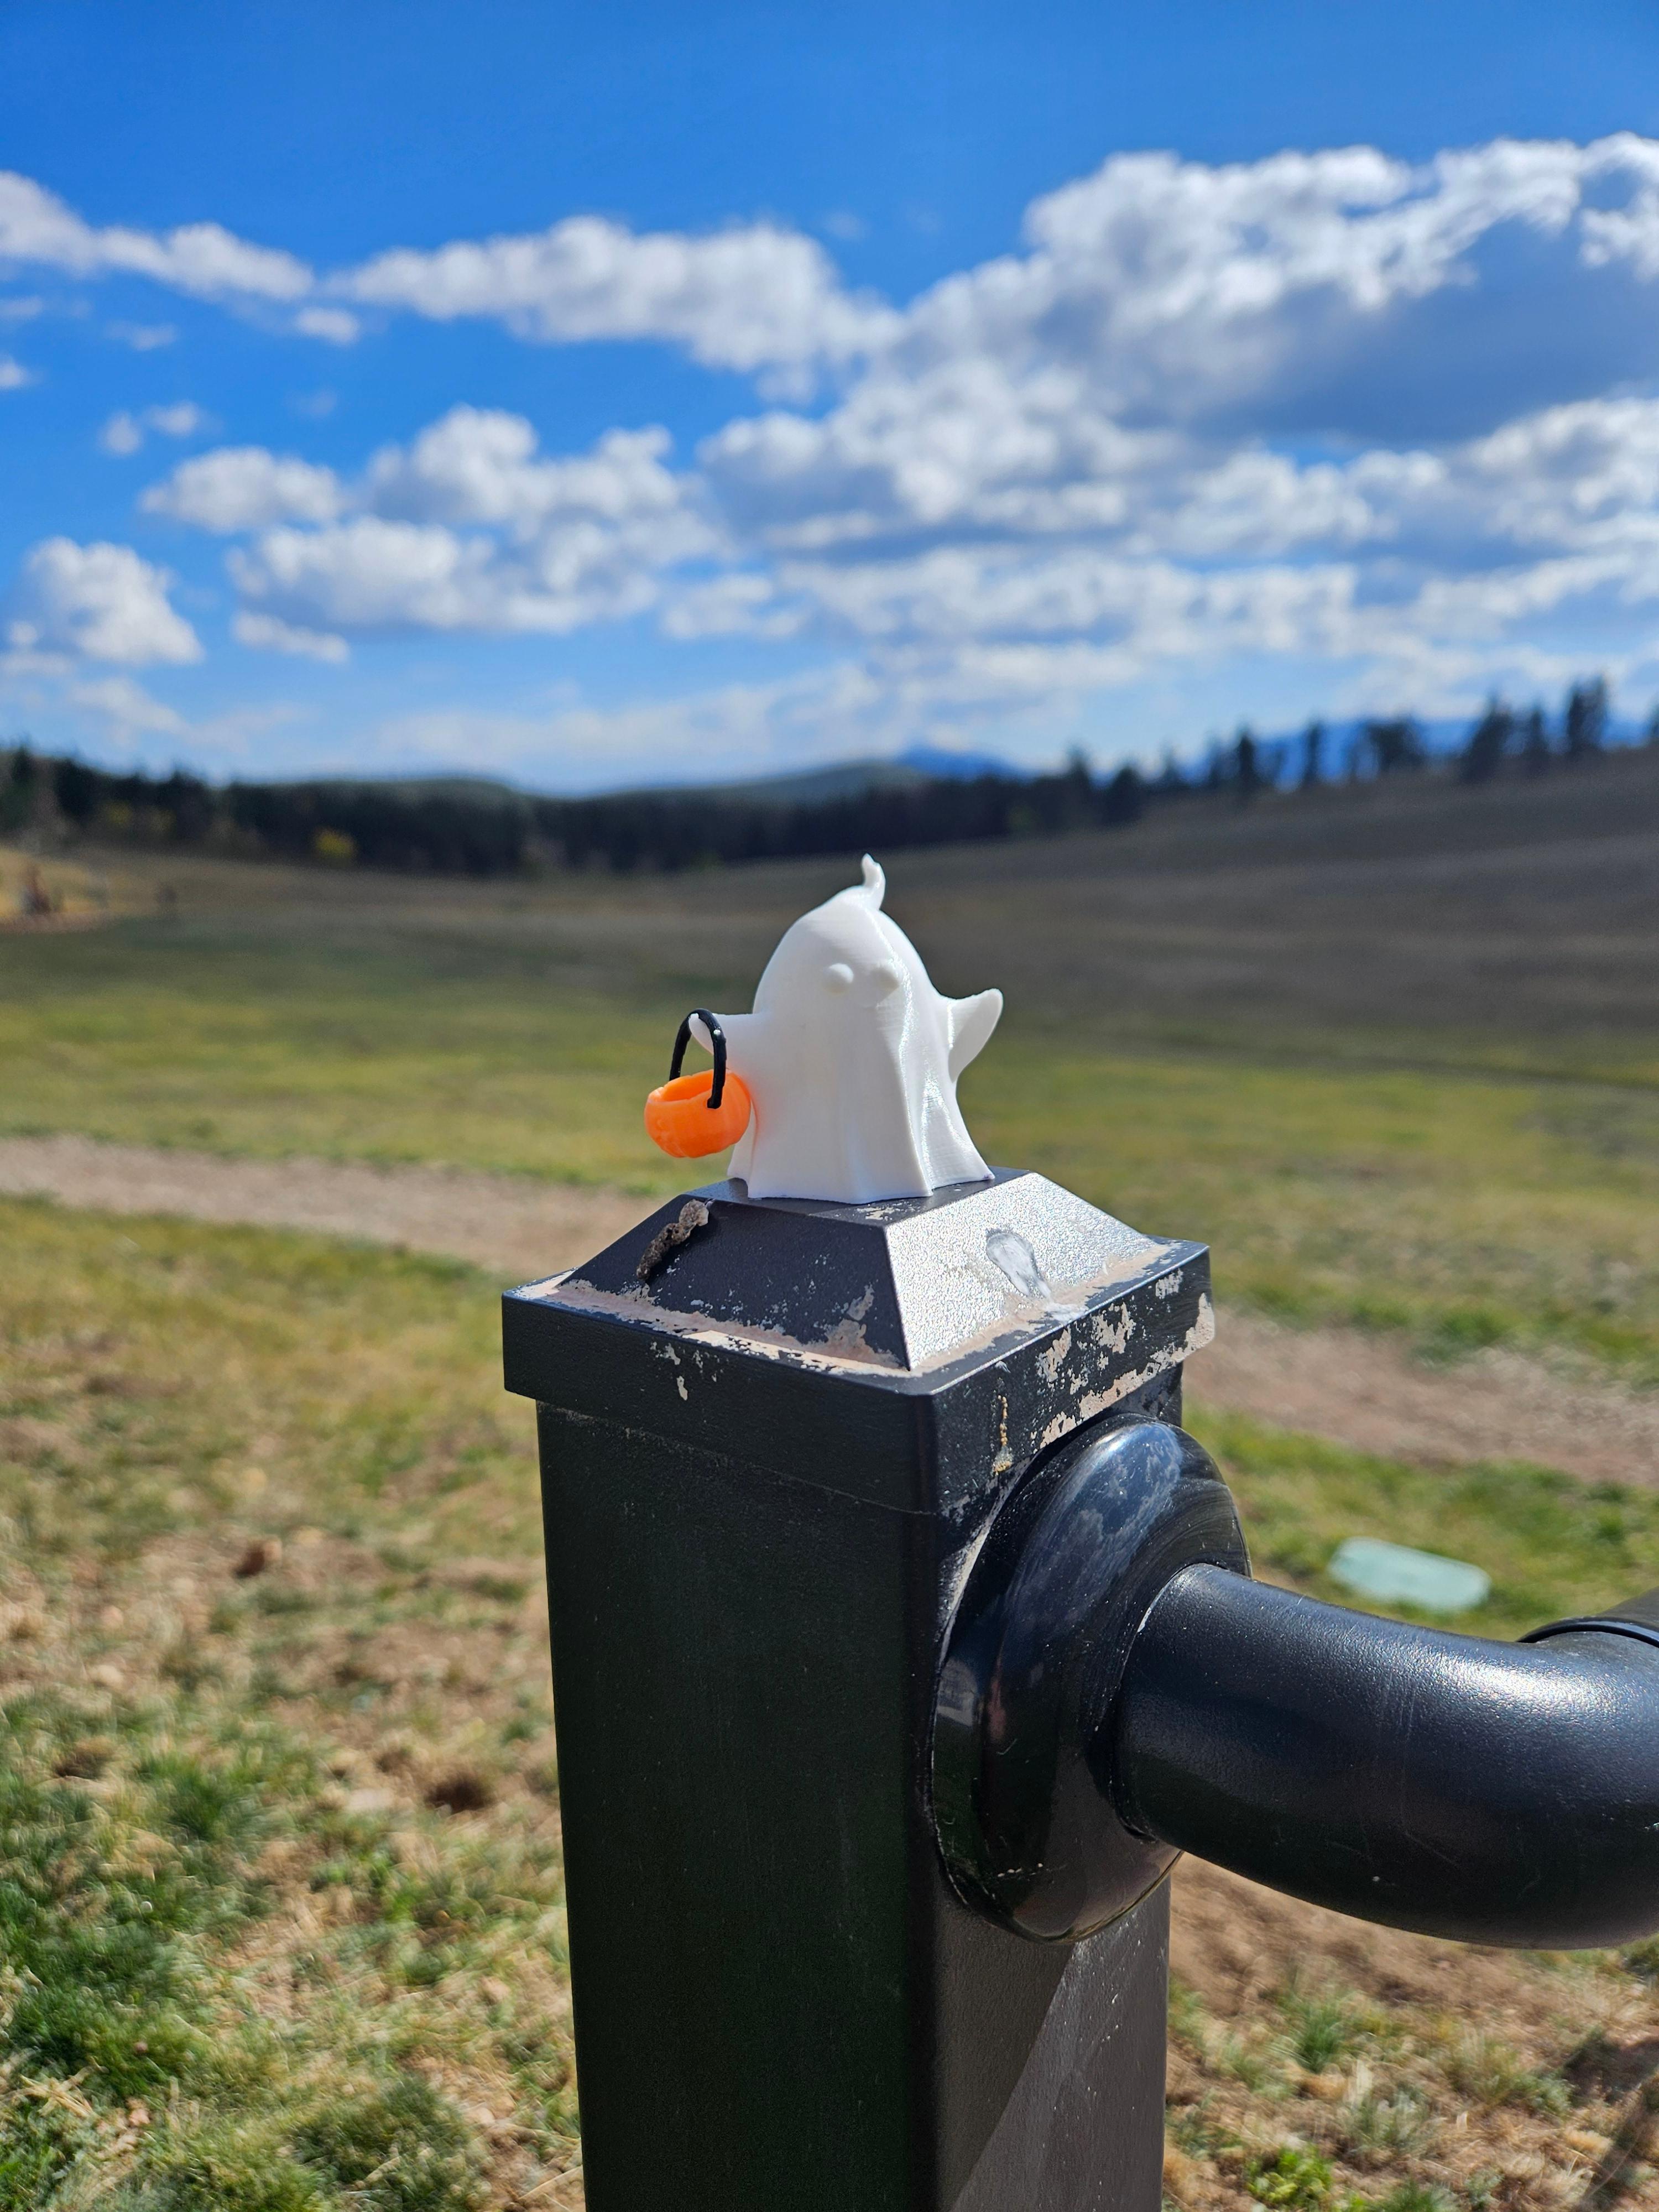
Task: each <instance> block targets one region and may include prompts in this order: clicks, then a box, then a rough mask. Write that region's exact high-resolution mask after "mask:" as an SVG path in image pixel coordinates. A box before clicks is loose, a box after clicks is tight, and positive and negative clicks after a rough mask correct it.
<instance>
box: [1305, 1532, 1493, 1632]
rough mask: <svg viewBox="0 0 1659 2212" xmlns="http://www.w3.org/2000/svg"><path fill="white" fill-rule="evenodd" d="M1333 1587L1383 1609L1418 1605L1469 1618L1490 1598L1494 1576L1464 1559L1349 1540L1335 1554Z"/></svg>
mask: <svg viewBox="0 0 1659 2212" xmlns="http://www.w3.org/2000/svg"><path fill="white" fill-rule="evenodd" d="M1330 1574H1331V1579H1332V1580H1333V1582H1339V1583H1341V1585H1342V1587H1343V1589H1350V1590H1352V1592H1353V1593H1354V1595H1355V1596H1356V1597H1369V1598H1374V1599H1375V1600H1376V1602H1377V1604H1379V1605H1414V1606H1416V1607H1419V1610H1421V1611H1422V1612H1424V1613H1468V1611H1470V1609H1471V1608H1472V1607H1474V1606H1477V1605H1484V1604H1485V1603H1486V1600H1487V1599H1488V1598H1489V1597H1490V1596H1491V1595H1492V1577H1491V1576H1490V1575H1489V1574H1487V1573H1486V1572H1485V1571H1484V1570H1483V1569H1481V1568H1480V1567H1472V1566H1470V1565H1468V1562H1467V1561H1466V1560H1463V1559H1441V1558H1440V1557H1439V1555H1438V1554H1437V1553H1434V1552H1414V1551H1413V1550H1412V1549H1411V1547H1409V1546H1408V1545H1406V1544H1387V1543H1384V1542H1383V1540H1382V1538H1381V1537H1380V1536H1350V1537H1348V1538H1347V1540H1346V1542H1343V1543H1340V1544H1339V1545H1338V1546H1337V1547H1336V1550H1335V1551H1334V1553H1333V1554H1332V1555H1331V1565H1330Z"/></svg>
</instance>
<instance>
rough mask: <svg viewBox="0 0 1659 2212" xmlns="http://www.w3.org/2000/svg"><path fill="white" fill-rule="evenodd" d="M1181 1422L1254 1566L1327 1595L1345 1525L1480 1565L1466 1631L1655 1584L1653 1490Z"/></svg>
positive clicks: (1658, 1563) (1658, 1497)
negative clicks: (1219, 1478)
mask: <svg viewBox="0 0 1659 2212" xmlns="http://www.w3.org/2000/svg"><path fill="white" fill-rule="evenodd" d="M1189 1425H1190V1427H1191V1428H1192V1430H1193V1431H1194V1434H1195V1435H1196V1436H1197V1437H1199V1438H1200V1440H1201V1442H1202V1443H1204V1444H1205V1446H1206V1448H1207V1449H1208V1450H1209V1451H1210V1452H1211V1453H1212V1455H1213V1456H1214V1457H1215V1459H1216V1461H1217V1462H1218V1465H1219V1466H1220V1468H1221V1470H1222V1472H1223V1474H1225V1476H1226V1478H1227V1480H1228V1483H1229V1485H1230V1486H1231V1489H1232V1491H1233V1493H1234V1495H1235V1497H1236V1498H1237V1500H1238V1503H1239V1509H1240V1511H1241V1513H1242V1514H1243V1520H1244V1526H1245V1533H1246V1534H1247V1535H1248V1537H1249V1544H1250V1553H1251V1559H1252V1561H1253V1563H1254V1565H1255V1569H1256V1571H1257V1572H1258V1573H1260V1574H1267V1575H1270V1576H1272V1577H1273V1579H1274V1580H1276V1581H1280V1582H1284V1583H1287V1584H1289V1585H1291V1587H1293V1588H1295V1589H1303V1590H1306V1591H1308V1592H1309V1593H1310V1595H1313V1596H1316V1597H1321V1598H1325V1599H1327V1600H1328V1601H1331V1602H1332V1603H1334V1604H1352V1598H1351V1596H1350V1595H1348V1594H1347V1593H1346V1591H1344V1590H1342V1589H1340V1588H1339V1587H1338V1585H1336V1584H1335V1583H1333V1582H1332V1581H1331V1580H1330V1578H1329V1577H1328V1575H1327V1574H1326V1572H1325V1568H1326V1566H1327V1565H1328V1562H1329V1559H1330V1557H1331V1554H1332V1553H1333V1552H1334V1550H1335V1549H1336V1547H1337V1546H1338V1544H1339V1543H1340V1542H1341V1541H1342V1539H1343V1538H1344V1537H1345V1536H1383V1537H1386V1538H1388V1539H1389V1541H1392V1542H1395V1543H1403V1544H1411V1545H1414V1546H1416V1547H1419V1549H1421V1550H1425V1551H1431V1552H1439V1553H1447V1554H1450V1555H1451V1556H1454V1557H1455V1558H1458V1559H1470V1560H1473V1561H1474V1563H1475V1565H1478V1566H1481V1567H1484V1568H1485V1569H1486V1572H1487V1573H1488V1574H1489V1575H1490V1576H1491V1577H1492V1595H1491V1597H1490V1599H1489V1600H1488V1601H1487V1602H1486V1604H1485V1605H1483V1606H1480V1607H1478V1608H1477V1609H1476V1610H1475V1611H1474V1612H1472V1613H1462V1614H1460V1615H1459V1617H1458V1619H1457V1620H1456V1622H1455V1626H1456V1627H1457V1628H1458V1629H1460V1630H1461V1631H1463V1632H1467V1633H1468V1634H1471V1635H1482V1636H1501V1637H1515V1636H1519V1635H1522V1634H1524V1633H1525V1632H1526V1631H1527V1630H1528V1629H1529V1628H1536V1627H1539V1626H1541V1625H1542V1624H1543V1623H1544V1622H1545V1621H1546V1620H1552V1619H1559V1618H1561V1617H1563V1616H1565V1615H1566V1614H1569V1613H1583V1612H1585V1611H1590V1610H1594V1609H1595V1607H1598V1606H1603V1605H1607V1604H1610V1603H1613V1602H1614V1601H1616V1600H1618V1599H1620V1598H1621V1597H1633V1596H1634V1595H1636V1594H1637V1593H1638V1591H1640V1590H1643V1589H1650V1588H1652V1587H1653V1586H1654V1585H1655V1584H1656V1583H1659V1492H1655V1491H1649V1490H1636V1489H1632V1488H1629V1487H1626V1486H1621V1485H1619V1484H1616V1483H1594V1484H1589V1483H1583V1482H1579V1481H1577V1480H1574V1479H1573V1478H1572V1477H1571V1476H1570V1475H1565V1474H1557V1473H1555V1472H1554V1471H1553V1469H1550V1468H1540V1467H1527V1466H1516V1465H1504V1464H1491V1463H1489V1464H1486V1465H1476V1466H1473V1467H1456V1468H1427V1467H1419V1466H1413V1464H1412V1463H1411V1462H1408V1461H1404V1460H1395V1459H1383V1458H1378V1457H1376V1456H1375V1455H1371V1454H1370V1453H1365V1452H1357V1451H1350V1450H1347V1449H1345V1448H1344V1447H1343V1446H1341V1445H1340V1444H1333V1443H1326V1442H1325V1441H1324V1440H1323V1439H1322V1438H1321V1437H1306V1436H1297V1435H1294V1434H1291V1433H1290V1432H1288V1431H1285V1430H1282V1429H1274V1428H1270V1427H1267V1426H1266V1425H1263V1424H1261V1423H1260V1422H1257V1421H1252V1420H1250V1419H1247V1418H1245V1417H1244V1416H1243V1415H1240V1414H1214V1413H1206V1412H1205V1411H1204V1409H1203V1408H1202V1407H1201V1406H1200V1407H1197V1408H1196V1409H1194V1411H1193V1412H1192V1413H1191V1414H1190V1416H1189ZM1369 1609H1370V1610H1372V1611H1376V1612H1389V1611H1394V1612H1395V1613H1396V1614H1397V1616H1398V1617H1399V1618H1401V1619H1416V1618H1423V1619H1427V1618H1429V1616H1426V1615H1421V1616H1419V1615H1414V1614H1413V1613H1411V1612H1410V1611H1409V1609H1408V1608H1406V1607H1398V1608H1391V1607H1371V1608H1369Z"/></svg>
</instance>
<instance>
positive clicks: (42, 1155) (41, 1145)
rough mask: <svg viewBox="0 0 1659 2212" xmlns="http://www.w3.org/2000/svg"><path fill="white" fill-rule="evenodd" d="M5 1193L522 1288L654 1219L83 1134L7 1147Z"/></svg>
mask: <svg viewBox="0 0 1659 2212" xmlns="http://www.w3.org/2000/svg"><path fill="white" fill-rule="evenodd" d="M0 1196H6V1197H27V1196H38V1197H42V1198H55V1199H58V1200H59V1201H60V1202H61V1203H62V1204H64V1205H65V1206H97V1207H100V1208H102V1209H104V1210H106V1211H107V1212H112V1213H176V1214H183V1215H185V1216H186V1217H187V1218H189V1219H191V1220H192V1221H247V1222H253V1223H255V1224H257V1225H258V1226H259V1227H261V1228H266V1229H319V1230H322V1231H325V1232H326V1233H327V1234H329V1235H331V1236H336V1237H362V1238H363V1239H364V1240H365V1241H367V1242H368V1243H372V1244H402V1245H406V1246H408V1247H409V1248H410V1249H411V1250H413V1251H417V1252H442V1253H447V1255H450V1256H451V1257H452V1258H453V1259H457V1260H471V1261H473V1262H474V1263H475V1265H477V1266H478V1267H488V1268H489V1269H491V1270H492V1271H493V1272H494V1273H497V1274H499V1275H501V1276H502V1277H503V1278H511V1279H513V1281H515V1282H528V1281H529V1280H530V1279H531V1278H532V1276H536V1275H546V1274H550V1273H552V1272H553V1270H554V1269H555V1268H557V1267H570V1266H572V1265H574V1262H575V1261H578V1260H585V1259H586V1258H587V1256H588V1255H589V1254H590V1253H592V1252H596V1251H598V1250H599V1249H601V1248H602V1247H603V1246H604V1245H605V1244H608V1243H611V1240H612V1238H613V1237H620V1236H621V1235H622V1233H623V1230H625V1229H629V1228H631V1227H632V1226H633V1225H634V1223H635V1222H636V1221H638V1220H639V1219H640V1218H641V1216H642V1215H644V1214H646V1213H648V1212H650V1211H651V1206H650V1203H649V1201H647V1200H643V1199H637V1198H629V1197H627V1196H625V1195H624V1194H623V1193H622V1192H621V1191H616V1190H580V1189H577V1188H574V1187H573V1186H571V1185H569V1184H566V1183H544V1182H531V1181H530V1180H529V1179H528V1178H527V1177H520V1176H493V1175H477V1174H472V1173H470V1172H468V1171H467V1170H464V1169H459V1168H423V1167H399V1168H376V1167H368V1166H359V1165H355V1164H348V1163H346V1162H343V1161H337V1160H312V1159H290V1160H246V1159H223V1158H220V1156H219V1155H218V1154H217V1153H214V1152H172V1151H163V1150H160V1149H151V1148H150V1147H149V1146H143V1145H100V1144H94V1143H92V1142H91V1141H89V1140H88V1139H87V1138H85V1137H7V1138H0Z"/></svg>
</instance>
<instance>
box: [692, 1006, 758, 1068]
mask: <svg viewBox="0 0 1659 2212" xmlns="http://www.w3.org/2000/svg"><path fill="white" fill-rule="evenodd" d="M720 1027H721V1028H722V1029H723V1030H725V1031H726V1060H727V1061H728V1063H729V1064H730V1066H731V1069H732V1073H733V1075H741V1074H742V1073H743V1072H744V1066H745V1065H747V1066H751V1067H752V1066H753V1065H754V1058H755V1054H754V1049H753V1048H754V1042H755V1039H754V1030H755V1017H754V1016H753V1014H722V1015H721V1016H720ZM691 1035H692V1036H693V1038H694V1039H695V1040H696V1042H697V1043H698V1044H700V1045H701V1046H702V1048H703V1050H704V1051H705V1052H708V1053H712V1052H713V1051H714V1041H713V1039H712V1038H711V1037H710V1036H709V1034H708V1024H707V1023H705V1022H701V1021H699V1020H698V1019H697V1018H696V1015H695V1014H694V1015H693V1016H692V1018H691Z"/></svg>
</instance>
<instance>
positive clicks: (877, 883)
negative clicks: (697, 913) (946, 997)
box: [755, 853, 921, 1020]
mask: <svg viewBox="0 0 1659 2212" xmlns="http://www.w3.org/2000/svg"><path fill="white" fill-rule="evenodd" d="M886 891H887V878H885V876H884V875H883V873H882V872H881V870H880V868H879V867H878V866H877V864H876V862H875V861H874V860H872V859H871V857H870V855H869V854H867V853H866V854H865V856H864V880H863V882H862V883H860V884H854V885H853V886H852V888H851V889H850V890H844V891H837V892H836V895H835V896H834V897H833V898H829V899H826V900H825V901H824V902H823V905H822V906H815V907H814V908H812V911H811V913H810V914H804V915H802V916H801V918H800V920H799V921H798V922H795V923H794V924H793V926H792V927H790V928H788V929H787V930H786V931H785V932H784V934H783V936H782V938H781V939H780V940H779V944H778V949H777V951H775V953H774V954H773V955H772V957H771V958H770V959H769V961H768V962H767V963H766V971H765V973H764V974H763V975H762V977H761V979H760V983H759V987H757V990H756V993H755V1012H757V1014H781V1015H787V1016H789V1017H792V1018H797V1019H799V1018H803V1017H805V1018H806V1019H808V1020H810V1019H811V1018H812V1011H813V1009H814V1008H815V1007H816V1008H817V1009H818V1010H819V1011H820V1012H829V1010H830V1009H831V1008H832V1007H833V1006H834V1005H835V1003H836V1001H837V1000H842V1001H845V1002H847V1003H848V1004H850V1005H853V1006H863V1007H873V1006H880V1005H881V1004H882V1003H883V1002H884V1000H889V999H890V998H891V997H892V996H893V994H894V993H895V992H896V991H898V990H900V989H902V987H903V985H904V983H905V981H907V979H908V976H909V975H910V972H911V970H912V969H916V970H920V968H921V963H920V961H919V960H918V959H917V957H916V955H915V951H914V950H913V949H912V947H911V945H910V942H909V940H908V938H906V937H905V936H904V934H903V933H902V931H901V930H900V929H898V928H897V927H896V926H895V924H893V923H892V922H890V921H888V919H887V917H886V915H884V914H883V912H882V910H881V902H882V900H883V898H884V896H886Z"/></svg>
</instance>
